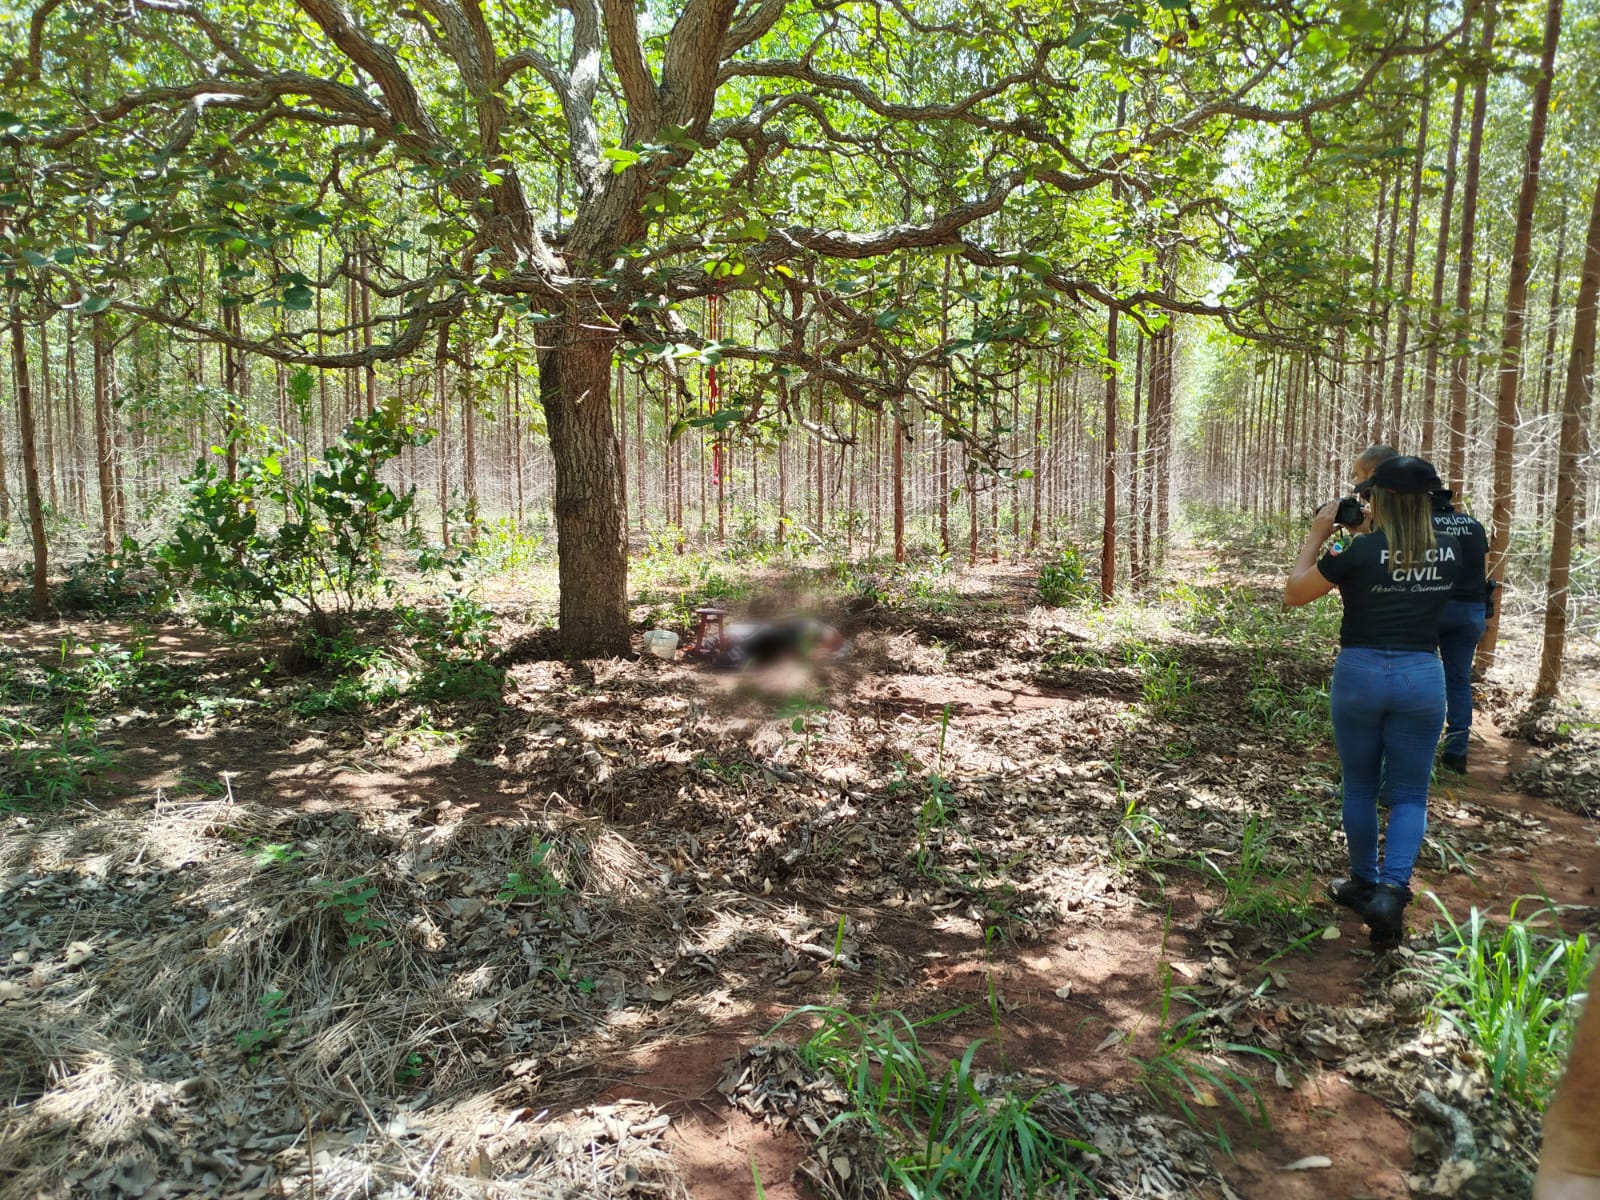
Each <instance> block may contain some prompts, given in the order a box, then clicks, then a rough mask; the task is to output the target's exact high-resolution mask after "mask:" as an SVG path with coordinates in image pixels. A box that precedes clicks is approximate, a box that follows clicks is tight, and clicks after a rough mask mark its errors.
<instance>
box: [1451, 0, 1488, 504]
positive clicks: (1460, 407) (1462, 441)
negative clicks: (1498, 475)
mask: <svg viewBox="0 0 1600 1200" xmlns="http://www.w3.org/2000/svg"><path fill="white" fill-rule="evenodd" d="M1497 16H1498V14H1497V13H1496V11H1495V7H1494V4H1493V2H1492V0H1491V3H1490V4H1489V9H1488V12H1487V13H1485V15H1484V24H1483V40H1482V43H1481V46H1480V55H1479V56H1480V58H1481V59H1482V60H1483V61H1482V62H1481V63H1480V64H1479V74H1478V78H1477V80H1476V82H1475V83H1474V84H1473V87H1472V124H1471V126H1470V127H1469V129H1468V133H1467V177H1466V179H1465V180H1463V181H1462V185H1461V257H1460V259H1459V261H1458V262H1457V264H1456V311H1455V313H1454V314H1453V315H1452V323H1453V324H1454V325H1455V336H1454V338H1453V339H1452V342H1453V344H1452V346H1451V351H1450V353H1451V359H1450V393H1449V396H1450V458H1449V463H1448V466H1449V476H1448V478H1449V483H1450V490H1451V491H1453V492H1455V493H1456V495H1458V496H1459V495H1461V494H1462V493H1463V492H1464V491H1465V490H1466V486H1465V482H1464V481H1465V479H1466V451H1467V366H1468V362H1467V360H1468V358H1469V357H1470V354H1469V353H1468V340H1469V339H1468V334H1469V331H1470V330H1471V327H1472V265H1473V240H1474V237H1475V235H1476V233H1477V220H1478V167H1479V163H1480V160H1481V159H1482V156H1483V118H1484V113H1485V111H1486V109H1487V105H1488V92H1489V54H1490V51H1491V50H1492V49H1493V48H1494V27H1495V20H1496V17H1497Z"/></svg>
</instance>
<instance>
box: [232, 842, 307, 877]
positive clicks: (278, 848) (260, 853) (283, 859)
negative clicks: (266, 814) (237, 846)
mask: <svg viewBox="0 0 1600 1200" xmlns="http://www.w3.org/2000/svg"><path fill="white" fill-rule="evenodd" d="M245 848H246V849H247V850H249V851H250V857H251V858H253V859H254V860H255V864H256V866H257V867H259V868H261V869H263V870H265V869H267V868H269V867H287V866H291V865H293V864H294V863H296V862H299V861H300V860H301V859H302V858H304V857H305V856H306V852H305V851H304V850H302V849H300V847H298V846H296V845H295V844H294V843H293V842H255V841H251V842H247V843H245Z"/></svg>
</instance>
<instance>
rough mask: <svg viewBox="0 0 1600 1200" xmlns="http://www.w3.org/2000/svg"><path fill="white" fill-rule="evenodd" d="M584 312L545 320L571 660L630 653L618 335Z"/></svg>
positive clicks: (543, 397)
mask: <svg viewBox="0 0 1600 1200" xmlns="http://www.w3.org/2000/svg"><path fill="white" fill-rule="evenodd" d="M596 324H599V322H585V321H584V319H583V314H582V313H581V312H579V313H573V314H571V315H569V316H568V317H567V319H566V320H565V321H564V322H562V323H561V324H559V325H557V324H555V323H552V324H551V325H547V326H545V327H544V329H545V331H546V332H547V335H548V336H549V337H550V339H551V342H552V345H551V348H550V349H548V350H543V351H541V352H540V354H539V400H540V403H541V404H542V405H543V406H544V412H545V422H546V424H547V426H548V428H549V431H550V453H551V457H552V459H553V460H554V464H555V504H554V508H555V519H556V563H557V575H558V581H559V588H560V628H561V647H562V651H563V653H564V654H566V656H567V657H568V658H609V657H613V656H619V655H625V654H627V653H628V652H629V644H628V548H627V541H626V538H625V534H624V530H623V524H622V522H623V515H622V493H621V490H620V488H619V487H618V483H617V481H618V479H619V478H620V477H621V474H622V454H621V450H620V448H619V445H618V442H617V435H616V430H615V429H614V428H613V427H612V421H611V403H610V396H609V394H608V393H609V391H610V387H611V351H612V341H611V339H610V338H608V337H604V336H600V335H597V334H596V333H595V332H594V331H593V329H592V328H589V327H587V326H592V325H596Z"/></svg>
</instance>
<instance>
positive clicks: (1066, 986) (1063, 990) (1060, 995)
mask: <svg viewBox="0 0 1600 1200" xmlns="http://www.w3.org/2000/svg"><path fill="white" fill-rule="evenodd" d="M1071 995H1072V985H1071V984H1070V983H1063V984H1062V985H1061V986H1060V987H1058V988H1057V989H1056V999H1057V1000H1065V999H1067V998H1068V997H1069V996H1071Z"/></svg>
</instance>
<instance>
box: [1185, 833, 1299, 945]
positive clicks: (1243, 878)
mask: <svg viewBox="0 0 1600 1200" xmlns="http://www.w3.org/2000/svg"><path fill="white" fill-rule="evenodd" d="M1271 845H1272V832H1271V827H1270V826H1268V825H1267V824H1266V823H1265V822H1263V821H1262V820H1261V819H1260V818H1259V817H1251V818H1250V819H1249V820H1247V821H1246V822H1245V824H1244V830H1243V832H1242V833H1241V834H1240V836H1239V853H1238V856H1237V857H1235V858H1234V859H1233V861H1232V862H1231V863H1223V862H1219V861H1218V856H1217V855H1216V854H1215V853H1210V854H1201V855H1200V858H1199V865H1200V869H1201V871H1203V872H1204V873H1205V874H1207V875H1209V876H1211V877H1212V878H1213V879H1216V880H1217V881H1218V882H1220V883H1221V884H1222V891H1223V895H1222V904H1221V905H1220V906H1219V907H1218V909H1217V916H1219V917H1220V918H1222V919H1223V920H1224V921H1237V922H1239V923H1241V924H1244V925H1255V926H1267V927H1271V928H1287V927H1289V926H1293V925H1296V924H1298V923H1299V922H1301V921H1304V920H1305V919H1306V918H1307V917H1308V916H1310V915H1311V908H1312V905H1311V873H1310V871H1309V870H1299V871H1295V870H1293V869H1291V868H1290V867H1288V866H1284V865H1278V864H1275V863H1274V862H1272V860H1271V857H1270V850H1271Z"/></svg>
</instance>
